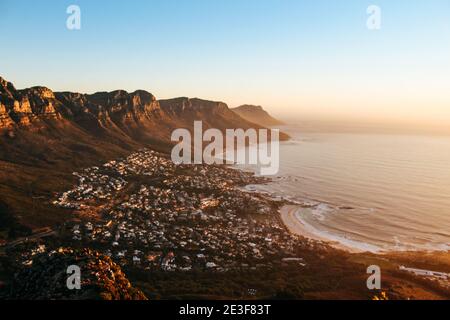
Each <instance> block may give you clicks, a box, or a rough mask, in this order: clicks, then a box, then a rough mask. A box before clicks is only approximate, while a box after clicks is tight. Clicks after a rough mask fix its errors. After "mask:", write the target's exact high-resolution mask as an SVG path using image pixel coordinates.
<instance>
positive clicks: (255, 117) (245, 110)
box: [231, 104, 284, 127]
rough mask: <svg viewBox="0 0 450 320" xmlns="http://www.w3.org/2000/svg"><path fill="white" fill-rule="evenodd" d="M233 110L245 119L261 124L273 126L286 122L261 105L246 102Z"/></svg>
mask: <svg viewBox="0 0 450 320" xmlns="http://www.w3.org/2000/svg"><path fill="white" fill-rule="evenodd" d="M231 110H232V111H233V112H235V113H236V114H238V115H239V116H241V117H242V118H244V119H245V120H247V121H250V122H253V123H256V124H259V125H261V126H265V127H271V126H279V125H283V124H284V123H283V122H282V121H279V120H277V119H275V118H273V117H272V116H271V115H269V113H268V112H267V111H265V110H264V109H263V108H262V107H261V106H253V105H248V104H246V105H242V106H240V107H237V108H234V109H231Z"/></svg>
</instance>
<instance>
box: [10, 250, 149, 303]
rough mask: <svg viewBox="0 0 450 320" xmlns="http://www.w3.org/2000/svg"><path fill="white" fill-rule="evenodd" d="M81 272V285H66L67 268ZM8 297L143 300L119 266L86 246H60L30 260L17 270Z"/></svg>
mask: <svg viewBox="0 0 450 320" xmlns="http://www.w3.org/2000/svg"><path fill="white" fill-rule="evenodd" d="M72 265H76V266H78V267H79V268H80V271H81V277H80V280H81V288H80V289H79V290H77V289H74V290H69V289H68V288H67V278H68V277H69V276H70V275H68V274H67V268H68V267H69V266H72ZM9 298H11V299H21V300H56V299H58V300H86V299H88V300H147V298H146V297H145V295H144V294H143V293H142V292H141V291H140V290H139V289H136V288H134V287H133V286H132V285H131V283H130V282H129V281H128V279H127V278H126V276H125V274H124V273H123V272H122V270H121V268H120V266H118V265H117V264H116V263H114V262H113V261H112V260H111V259H110V258H109V257H107V256H104V255H102V254H100V253H98V252H96V251H93V250H90V249H81V250H74V249H70V248H60V249H58V250H57V251H54V252H50V253H44V254H40V255H38V256H36V257H35V258H34V259H33V263H32V266H31V267H25V268H23V270H21V271H19V272H18V273H17V274H16V275H15V277H14V282H13V284H12V286H11V294H10V296H9Z"/></svg>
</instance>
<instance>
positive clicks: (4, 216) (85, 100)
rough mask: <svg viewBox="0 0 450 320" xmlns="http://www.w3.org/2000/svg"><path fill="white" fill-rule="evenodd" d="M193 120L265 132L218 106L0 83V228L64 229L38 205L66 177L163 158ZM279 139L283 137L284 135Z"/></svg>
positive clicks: (53, 212) (57, 215)
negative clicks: (137, 157)
mask: <svg viewBox="0 0 450 320" xmlns="http://www.w3.org/2000/svg"><path fill="white" fill-rule="evenodd" d="M195 120H202V121H203V127H204V129H208V128H218V129H221V130H225V129H235V128H242V129H249V128H255V129H259V128H263V126H261V125H259V124H255V123H252V122H250V121H248V120H245V119H244V118H242V117H240V116H239V115H237V114H236V113H235V112H233V111H231V110H230V109H229V108H228V106H227V105H226V104H225V103H222V102H215V101H207V100H201V99H189V98H184V97H183V98H176V99H170V100H159V101H158V100H157V99H156V97H155V96H154V95H152V94H151V93H149V92H147V91H143V90H138V91H135V92H132V93H128V92H126V91H123V90H117V91H113V92H98V93H94V94H82V93H74V92H53V91H52V90H50V89H49V88H46V87H33V88H29V89H23V90H18V89H16V88H15V87H14V85H13V84H12V83H11V82H8V81H6V80H4V79H3V78H1V77H0V203H2V204H3V206H4V207H5V208H6V207H7V208H9V209H8V210H0V221H8V225H9V226H12V225H21V224H25V225H27V226H30V227H34V226H47V225H53V224H55V223H56V222H59V221H61V220H62V221H63V220H64V219H66V218H67V217H68V216H69V213H67V212H66V211H63V212H61V211H59V210H58V209H56V208H54V207H53V206H51V205H48V203H47V202H46V201H42V200H36V199H47V201H48V199H50V198H51V197H52V195H53V193H54V192H55V191H60V190H64V189H65V188H67V187H68V186H70V185H71V184H72V183H73V177H72V176H71V172H73V171H75V170H78V169H79V168H83V167H88V166H92V165H98V164H99V163H102V162H105V161H108V160H110V159H113V158H117V157H122V156H125V155H128V154H129V153H131V152H132V151H133V150H136V149H139V148H142V147H150V148H153V149H155V150H157V151H161V152H169V151H170V150H171V148H172V146H173V143H172V142H171V141H170V137H171V133H172V132H173V130H174V129H177V128H186V129H189V130H192V129H193V123H194V121H195ZM280 138H281V139H282V140H285V139H288V138H289V137H288V136H287V135H285V134H283V133H282V134H281V135H280ZM44 213H45V214H44ZM7 227H8V226H5V225H0V229H2V228H7ZM7 229H8V228H7ZM0 231H1V230H0Z"/></svg>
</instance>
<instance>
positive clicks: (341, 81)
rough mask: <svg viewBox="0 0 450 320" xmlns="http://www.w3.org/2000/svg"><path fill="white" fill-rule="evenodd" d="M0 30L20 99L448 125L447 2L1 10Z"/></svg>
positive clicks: (47, 5)
mask: <svg viewBox="0 0 450 320" xmlns="http://www.w3.org/2000/svg"><path fill="white" fill-rule="evenodd" d="M71 4H76V5H79V6H80V8H81V14H82V16H81V19H82V28H81V30H79V31H69V30H68V29H67V28H66V19H67V16H68V15H67V14H66V8H67V7H68V6H69V5H71ZM371 4H375V5H378V6H380V7H381V9H382V29H381V30H379V31H369V30H368V29H367V28H366V20H367V18H368V15H367V13H366V9H367V7H368V6H369V5H371ZM0 28H1V49H0V75H2V76H3V77H5V78H6V79H8V80H10V81H12V82H14V83H15V84H16V86H17V87H19V88H22V87H27V86H32V85H45V86H48V87H50V88H52V89H54V90H55V91H58V90H70V91H80V92H94V91H98V90H114V89H117V88H123V89H126V90H129V91H133V90H136V89H145V90H148V91H150V92H152V93H153V94H155V95H156V96H157V97H158V98H169V97H175V96H189V97H194V96H195V97H201V98H207V99H214V100H222V101H224V102H227V103H228V104H229V105H230V106H231V107H234V106H237V105H239V104H244V103H252V104H260V105H263V106H265V107H266V108H267V109H268V110H269V111H271V112H273V113H274V114H276V115H281V116H286V115H289V114H292V115H294V114H295V115H296V116H299V117H301V116H303V115H305V116H306V115H325V114H327V115H336V116H347V115H358V114H361V116H363V115H366V116H374V117H375V116H380V117H390V118H392V119H394V118H399V117H402V116H403V115H406V116H408V117H411V119H413V118H415V117H417V118H420V117H422V116H423V114H422V113H424V112H425V111H427V114H428V115H429V116H430V117H433V119H441V120H442V119H443V117H444V119H445V120H447V121H450V110H449V109H450V95H449V94H448V92H449V91H450V58H449V57H450V1H449V0H429V1H425V0H369V1H366V0H345V1H335V0H308V1H306V0H153V1H149V0H142V1H138V0H130V1H120V2H119V1H100V0H98V1H93V0H78V1H77V0H70V1H65V0H58V1H55V0H40V1H31V0H30V1H25V0H0ZM445 117H447V118H445ZM430 119H431V118H430Z"/></svg>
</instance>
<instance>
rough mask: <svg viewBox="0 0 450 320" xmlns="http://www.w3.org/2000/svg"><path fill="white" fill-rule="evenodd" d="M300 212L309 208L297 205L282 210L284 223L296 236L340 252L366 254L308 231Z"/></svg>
mask: <svg viewBox="0 0 450 320" xmlns="http://www.w3.org/2000/svg"><path fill="white" fill-rule="evenodd" d="M298 210H308V208H302V207H300V206H295V205H286V206H283V207H282V208H281V209H280V215H281V219H282V221H283V223H284V224H285V225H286V227H287V228H288V230H289V231H290V232H291V233H293V234H296V235H300V236H303V237H305V238H308V239H313V240H317V241H323V242H327V243H328V244H330V245H331V246H332V247H334V248H336V249H340V250H344V251H347V252H351V253H360V252H364V250H360V249H357V248H354V247H350V246H346V245H344V244H342V243H340V242H337V241H332V240H330V239H328V238H326V237H323V236H321V235H319V234H316V233H314V232H312V231H310V230H308V228H307V226H306V225H304V224H303V223H302V222H301V221H300V220H299V219H298V218H297V217H296V213H297V211H298Z"/></svg>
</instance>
